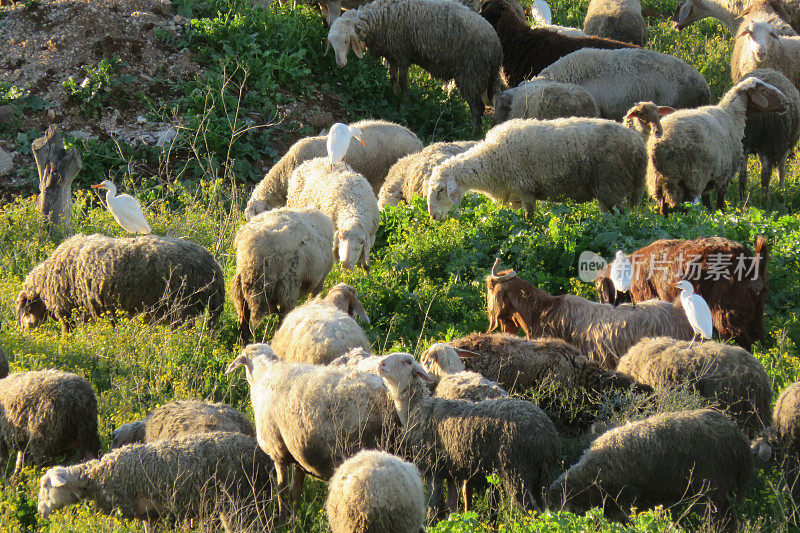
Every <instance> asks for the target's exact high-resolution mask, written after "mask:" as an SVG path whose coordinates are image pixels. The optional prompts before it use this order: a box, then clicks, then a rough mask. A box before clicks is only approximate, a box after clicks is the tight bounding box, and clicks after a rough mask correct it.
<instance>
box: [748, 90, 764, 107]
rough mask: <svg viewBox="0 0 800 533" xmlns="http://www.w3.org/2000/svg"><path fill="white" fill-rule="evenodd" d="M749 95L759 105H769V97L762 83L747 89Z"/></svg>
mask: <svg viewBox="0 0 800 533" xmlns="http://www.w3.org/2000/svg"><path fill="white" fill-rule="evenodd" d="M747 97H748V98H750V101H751V102H753V103H754V104H756V105H757V106H758V107H769V99H768V98H767V97H766V96H765V95H764V89H763V87H762V86H761V85H758V84H757V85H755V86H753V87H750V88H749V89H747Z"/></svg>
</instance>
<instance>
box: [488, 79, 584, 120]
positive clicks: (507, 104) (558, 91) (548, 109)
mask: <svg viewBox="0 0 800 533" xmlns="http://www.w3.org/2000/svg"><path fill="white" fill-rule="evenodd" d="M598 116H600V110H599V109H598V107H597V103H596V102H595V101H594V98H592V95H591V94H589V92H588V91H586V89H584V88H583V87H581V86H579V85H575V84H573V83H560V82H557V81H553V80H549V79H547V78H540V77H537V78H533V79H532V80H530V81H526V82H524V83H522V84H520V85H518V86H517V87H514V88H511V89H507V90H505V91H503V92H501V93H498V94H497V95H496V96H495V97H494V122H495V124H500V123H501V122H505V121H506V120H509V119H512V118H538V119H539V120H548V119H554V118H562V117H564V118H566V117H598Z"/></svg>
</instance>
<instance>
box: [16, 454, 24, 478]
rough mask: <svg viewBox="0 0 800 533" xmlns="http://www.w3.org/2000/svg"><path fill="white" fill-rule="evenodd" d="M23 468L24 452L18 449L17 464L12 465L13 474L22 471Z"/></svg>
mask: <svg viewBox="0 0 800 533" xmlns="http://www.w3.org/2000/svg"><path fill="white" fill-rule="evenodd" d="M23 468H25V452H23V451H22V450H19V451H18V452H17V464H16V465H14V475H15V476H16V475H17V474H19V473H20V472H22V469H23Z"/></svg>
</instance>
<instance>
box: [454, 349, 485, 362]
mask: <svg viewBox="0 0 800 533" xmlns="http://www.w3.org/2000/svg"><path fill="white" fill-rule="evenodd" d="M453 349H454V350H455V351H456V353H457V354H458V356H459V357H460V358H462V359H469V358H471V357H480V356H481V354H479V353H476V352H471V351H469V350H461V349H460V348H455V347H454V348H453Z"/></svg>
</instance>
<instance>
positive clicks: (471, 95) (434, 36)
mask: <svg viewBox="0 0 800 533" xmlns="http://www.w3.org/2000/svg"><path fill="white" fill-rule="evenodd" d="M328 41H329V42H330V44H331V45H332V46H333V50H334V52H335V54H336V64H337V65H338V66H339V68H343V67H344V66H345V65H346V64H347V53H348V52H349V51H350V49H351V48H352V49H353V52H355V54H356V55H357V56H358V57H362V56H363V54H364V47H365V45H366V47H368V48H369V49H370V51H371V52H372V53H374V54H375V55H377V56H380V57H385V58H386V59H387V60H388V61H389V64H390V65H391V67H392V68H393V69H394V70H395V71H396V72H397V74H398V77H399V79H398V80H397V82H398V83H399V87H400V89H401V90H402V93H403V97H404V98H405V99H408V68H409V67H410V66H411V65H419V66H420V67H422V68H423V69H425V70H427V71H428V72H429V73H430V74H431V76H433V77H435V78H440V79H443V80H451V79H454V80H455V83H456V87H458V90H459V91H460V92H461V95H462V96H463V97H464V99H465V100H466V101H467V103H468V104H469V108H470V111H471V113H472V131H473V133H475V132H477V131H478V128H479V127H480V124H481V116H482V115H483V111H484V109H485V106H484V102H491V101H492V99H493V98H494V93H495V91H496V89H497V86H498V83H499V69H500V64H501V62H502V60H503V49H502V47H501V46H500V40H499V39H498V37H497V33H496V32H495V31H494V28H492V26H491V24H489V23H488V22H486V21H485V20H484V19H483V18H482V17H480V16H479V15H477V14H475V13H473V12H472V11H470V10H469V9H468V8H466V7H464V6H462V5H459V4H457V3H455V2H441V1H439V0H374V1H373V2H370V3H369V4H367V5H365V6H363V7H360V8H358V9H353V10H351V11H348V12H347V13H345V14H344V15H342V16H341V17H339V19H337V20H336V22H334V23H333V24H332V25H331V29H330V31H329V32H328ZM395 87H397V85H396V86H395Z"/></svg>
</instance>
